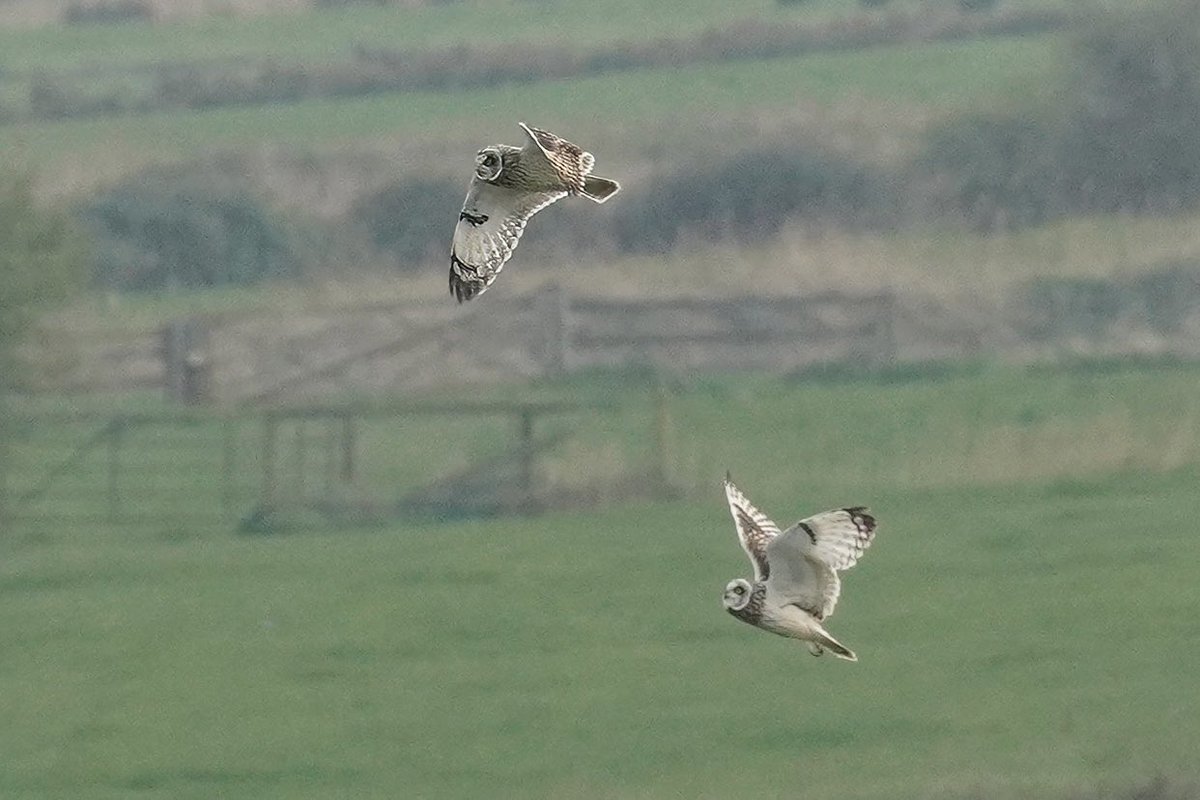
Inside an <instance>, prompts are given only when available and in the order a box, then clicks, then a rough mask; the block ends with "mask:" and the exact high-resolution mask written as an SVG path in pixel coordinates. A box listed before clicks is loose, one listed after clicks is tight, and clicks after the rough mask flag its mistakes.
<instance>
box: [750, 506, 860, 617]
mask: <svg viewBox="0 0 1200 800" xmlns="http://www.w3.org/2000/svg"><path fill="white" fill-rule="evenodd" d="M875 528H876V523H875V518H874V517H872V516H871V515H870V513H868V511H867V509H865V508H862V507H858V506H856V507H853V508H840V509H838V510H836V511H826V512H824V513H822V514H817V515H815V516H811V517H808V518H807V519H802V520H800V521H799V522H797V523H796V524H795V525H793V526H792V527H790V528H788V529H787V530H786V531H784V532H783V533H781V534H780V535H779V536H777V537H775V538H774V539H772V540H771V541H770V542H768V543H767V553H766V555H767V560H768V561H769V563H770V565H771V574H770V577H769V579H768V581H767V591H768V592H769V593H770V594H772V595H774V596H775V597H776V598H777V600H778V602H781V603H791V604H793V605H796V606H799V607H800V608H802V609H804V610H805V611H808V612H809V613H811V614H813V615H814V616H815V617H817V619H825V618H826V617H828V616H830V615H831V614H833V610H834V608H835V607H836V606H837V601H838V596H839V595H840V594H841V587H842V583H841V580H840V579H839V578H838V575H837V573H838V572H839V571H841V570H846V569H849V568H850V567H852V566H854V565H855V564H856V563H857V562H858V559H859V557H860V556H861V555H862V554H863V551H865V550H866V549H867V548H868V547H869V546H870V545H871V542H872V540H874V538H875Z"/></svg>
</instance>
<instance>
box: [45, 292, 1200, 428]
mask: <svg viewBox="0 0 1200 800" xmlns="http://www.w3.org/2000/svg"><path fill="white" fill-rule="evenodd" d="M1195 284H1196V286H1200V277H1198V278H1197V280H1196V281H1195ZM1186 285H1187V286H1191V284H1186ZM1086 288H1087V287H1084V289H1086ZM1134 288H1136V287H1134ZM1077 291H1083V289H1079V290H1077V289H1074V288H1071V287H1067V289H1063V288H1061V287H1059V288H1058V289H1056V290H1055V291H1049V290H1047V291H1039V292H1031V291H1029V290H1028V289H1023V290H1022V291H1018V292H1016V293H1014V296H1013V298H1010V300H1009V301H1007V302H1006V303H1005V304H1003V305H1002V307H1001V308H988V307H983V306H980V305H976V306H970V305H962V306H953V305H947V304H944V303H936V302H933V301H931V300H930V299H928V298H922V297H917V296H910V295H907V294H903V293H898V292H868V293H850V292H824V293H819V294H813V295H806V296H796V297H778V296H745V297H727V298H664V299H645V300H614V299H608V298H597V297H588V296H576V295H572V294H569V293H568V292H566V291H564V290H562V289H559V288H557V287H553V286H552V287H549V288H547V289H543V290H542V291H539V292H538V293H536V294H533V295H527V296H524V297H517V298H506V297H503V296H494V295H489V296H488V297H487V298H485V299H484V300H483V301H481V302H477V303H470V304H466V305H464V306H461V307H458V306H454V305H453V304H448V303H432V304H414V303H407V304H393V305H388V304H379V303H372V304H370V305H363V306H357V307H352V308H324V309H314V310H310V311H304V312H288V313H287V314H286V315H285V314H275V313H267V312H264V313H261V314H256V315H242V316H240V317H230V316H225V317H213V318H209V319H201V318H196V319H190V320H179V321H176V322H174V323H172V324H171V325H169V326H167V327H166V328H165V329H164V330H163V331H158V332H151V333H146V334H144V335H141V336H135V337H130V336H122V337H118V338H116V339H112V340H107V339H103V338H97V337H95V336H91V337H77V338H75V339H72V338H71V337H69V336H66V335H59V336H52V337H43V339H42V341H41V342H40V344H38V345H36V346H34V347H32V348H30V349H29V350H27V352H26V355H27V361H29V362H30V363H31V364H32V365H34V366H35V367H37V369H35V372H37V373H38V375H39V383H40V385H42V386H43V387H46V388H51V389H58V390H63V389H66V390H83V389H90V390H94V391H103V390H110V389H117V388H120V389H122V390H127V389H128V388H130V387H133V386H140V387H149V386H157V387H160V388H162V389H163V390H164V392H165V393H166V394H167V396H168V397H170V398H171V399H173V400H178V401H182V402H185V403H195V404H206V403H215V404H221V405H225V406H230V405H236V404H247V403H249V404H264V403H277V402H281V401H289V400H290V401H297V400H311V399H314V398H321V397H336V396H342V395H345V394H347V393H357V394H380V393H400V392H404V393H408V392H412V391H414V390H422V389H428V388H432V387H437V386H442V385H447V384H455V385H467V384H473V383H488V382H497V381H511V380H514V379H521V378H532V377H538V376H544V375H556V374H562V373H565V372H570V371H574V370H578V369H585V368H589V367H609V366H617V367H619V366H625V365H630V364H652V365H657V366H659V367H662V368H665V369H668V370H669V369H675V368H701V369H707V370H723V369H737V368H743V367H749V368H755V369H764V370H771V371H777V372H784V371H791V370H796V369H803V368H806V367H810V366H814V365H829V364H841V365H855V366H863V365H865V366H868V367H884V366H890V365H894V364H898V363H911V362H925V361H948V360H955V359H963V358H978V357H981V356H988V355H997V354H998V355H1001V356H1004V357H1006V358H1009V359H1014V360H1022V359H1024V360H1030V359H1046V358H1055V357H1061V356H1065V355H1072V354H1089V355H1106V356H1115V355H1130V354H1136V355H1142V356H1144V355H1147V354H1159V355H1165V354H1170V355H1174V356H1178V357H1183V358H1200V297H1198V298H1196V299H1197V302H1195V303H1190V304H1189V303H1187V302H1184V300H1179V301H1178V302H1176V303H1175V306H1178V309H1176V310H1177V311H1179V313H1176V314H1175V316H1174V317H1172V319H1171V320H1170V324H1169V325H1164V324H1162V320H1160V319H1157V318H1156V317H1155V315H1154V313H1153V312H1154V307H1152V306H1150V305H1147V304H1146V302H1144V299H1139V298H1137V297H1135V298H1133V299H1131V300H1130V301H1129V302H1128V303H1118V302H1116V301H1114V303H1108V304H1104V306H1103V307H1099V308H1098V307H1094V306H1095V304H1094V303H1093V304H1088V303H1083V302H1081V301H1079V300H1078V298H1076V297H1075V294H1073V292H1077ZM1114 291H1116V290H1114ZM1129 291H1130V292H1134V289H1129ZM1134 293H1135V294H1136V292H1134ZM1118 294H1119V293H1118ZM1110 305H1111V306H1112V307H1113V308H1115V309H1117V311H1118V312H1119V313H1117V312H1114V313H1112V314H1108V312H1107V311H1106V309H1107V308H1108V306H1110ZM1159 305H1162V304H1161V303H1159ZM1159 316H1161V314H1160V315H1159ZM1048 319H1049V320H1052V321H1054V322H1055V324H1054V325H1048V324H1047V322H1046V320H1048Z"/></svg>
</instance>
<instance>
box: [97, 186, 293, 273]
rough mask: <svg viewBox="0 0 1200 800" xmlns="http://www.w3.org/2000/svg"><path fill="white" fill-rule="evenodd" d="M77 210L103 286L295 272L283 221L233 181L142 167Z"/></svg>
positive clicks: (246, 189) (245, 188)
mask: <svg viewBox="0 0 1200 800" xmlns="http://www.w3.org/2000/svg"><path fill="white" fill-rule="evenodd" d="M81 216H82V218H83V220H84V221H85V222H86V223H87V224H88V225H89V227H90V228H91V229H92V230H93V231H94V233H95V235H96V253H95V259H94V279H95V281H96V283H98V284H100V285H101V286H105V287H109V288H114V289H121V290H132V291H150V290H162V289H167V288H179V287H207V286H221V285H227V284H239V285H245V284H252V283H256V282H258V281H260V280H263V279H265V278H281V277H292V276H295V275H297V274H299V273H300V271H301V269H300V265H299V263H298V258H297V256H296V254H295V253H294V252H293V249H292V246H291V243H290V239H289V235H288V231H287V229H286V227H285V226H284V224H283V222H282V220H280V219H279V218H278V217H277V216H276V215H275V214H274V213H272V211H271V210H270V209H269V208H268V207H267V206H266V204H265V203H264V202H263V201H261V200H260V199H258V198H257V197H256V196H255V195H254V194H253V193H252V192H251V191H250V190H249V189H248V188H247V187H246V186H245V185H242V184H241V183H238V182H231V181H228V180H223V179H217V178H207V177H205V176H202V175H188V174H186V173H183V174H179V173H175V174H162V173H150V174H144V175H142V176H139V177H137V178H134V179H133V180H131V181H129V182H127V183H125V184H122V185H121V186H118V187H116V188H114V189H111V190H109V191H107V192H104V193H103V194H101V195H100V196H98V197H96V198H95V199H94V200H93V201H91V202H90V203H89V204H88V205H87V206H86V207H85V208H84V209H82V212H81Z"/></svg>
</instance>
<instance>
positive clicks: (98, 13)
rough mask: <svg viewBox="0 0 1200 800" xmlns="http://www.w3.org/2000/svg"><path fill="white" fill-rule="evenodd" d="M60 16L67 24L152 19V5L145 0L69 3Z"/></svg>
mask: <svg viewBox="0 0 1200 800" xmlns="http://www.w3.org/2000/svg"><path fill="white" fill-rule="evenodd" d="M62 18H63V22H65V23H66V24H68V25H95V24H116V23H122V22H138V21H153V20H154V6H153V5H152V4H151V3H148V2H145V0H108V2H91V3H71V4H70V5H68V6H67V7H66V9H65V10H64V11H63V16H62Z"/></svg>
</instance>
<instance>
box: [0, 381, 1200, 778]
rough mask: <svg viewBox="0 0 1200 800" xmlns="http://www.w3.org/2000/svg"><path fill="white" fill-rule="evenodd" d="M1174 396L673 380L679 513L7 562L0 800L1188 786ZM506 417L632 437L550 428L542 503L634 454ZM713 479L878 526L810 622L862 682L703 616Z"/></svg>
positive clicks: (1102, 386) (21, 533) (586, 386)
mask: <svg viewBox="0 0 1200 800" xmlns="http://www.w3.org/2000/svg"><path fill="white" fill-rule="evenodd" d="M1198 378H1200V373H1197V371H1196V368H1194V367H1182V366H1180V367H1172V366H1169V365H1161V366H1157V367H1155V366H1143V367H1136V366H1111V367H1106V368H1099V367H1097V368H1092V369H1082V368H1080V369H1077V370H1074V371H1068V370H1060V371H1056V372H1045V371H1037V370H1033V371H1020V370H1013V369H999V368H996V369H983V368H980V369H974V370H970V369H969V370H964V371H961V372H957V373H951V374H949V375H945V376H941V377H939V376H936V375H926V376H921V375H919V374H916V373H909V374H907V375H899V374H898V375H894V376H891V377H880V378H875V379H862V378H859V379H843V380H835V379H833V378H826V379H823V380H816V379H808V380H796V381H793V380H782V379H774V378H764V377H756V376H730V377H723V378H711V379H699V378H697V379H695V380H692V381H690V382H689V383H687V384H686V385H684V386H681V387H678V388H677V391H676V398H675V400H674V402H673V404H672V419H673V425H674V430H675V433H674V437H673V439H674V445H673V447H674V451H673V452H674V456H673V457H674V458H675V459H677V461H676V462H675V463H676V465H677V467H678V471H679V472H681V473H683V474H682V475H681V476H679V477H680V478H681V479H682V481H683V483H684V484H685V485H686V488H687V489H688V490H689V497H688V499H687V500H685V501H677V502H670V503H658V504H640V505H632V506H625V507H613V508H611V509H609V510H603V511H596V512H571V513H561V512H560V513H554V514H550V515H547V516H543V517H539V518H532V519H519V518H507V519H493V520H479V521H473V522H457V523H442V524H437V523H431V522H424V523H421V522H415V521H410V522H403V521H398V522H395V523H392V524H390V525H387V526H384V527H377V528H372V529H366V530H355V529H339V530H337V531H331V530H312V531H308V532H303V533H295V534H292V535H289V536H275V537H254V538H246V537H238V536H234V535H232V534H231V531H230V528H229V526H228V525H210V524H203V523H162V522H155V523H148V524H129V525H120V526H111V525H105V524H89V525H83V526H80V525H69V524H66V525H64V524H43V525H38V524H22V525H21V526H19V527H16V528H10V529H9V530H6V531H5V534H4V536H3V538H2V539H0V547H2V548H3V551H4V553H5V557H4V559H3V562H2V565H0V595H3V601H4V602H3V603H0V626H2V629H3V630H4V631H5V632H6V636H5V640H6V644H5V647H4V648H3V649H2V650H0V676H3V685H4V688H5V691H3V692H0V714H2V715H3V718H4V719H6V720H9V721H10V722H9V724H7V725H5V726H4V727H3V728H2V729H0V752H3V753H4V754H5V755H4V769H2V770H0V795H3V796H4V797H14V798H26V797H28V798H33V797H53V796H70V797H80V798H102V797H112V798H118V797H120V798H125V797H172V798H176V797H183V798H187V797H195V798H202V797H203V798H207V797H214V796H220V797H230V798H233V797H247V798H250V797H253V798H273V797H279V798H297V797H320V798H327V797H438V798H444V797H523V798H527V797H546V798H551V797H553V798H564V797H565V798H573V797H580V798H582V797H589V798H591V797H610V798H618V797H620V798H625V797H634V798H650V797H714V798H715V797H728V796H731V795H734V794H737V795H739V796H755V795H757V796H763V797H795V796H809V795H813V796H832V797H846V798H910V797H911V798H918V797H920V798H925V797H939V798H966V797H987V798H990V797H1013V798H1016V797H1045V798H1067V797H1079V796H1081V795H1087V796H1091V793H1093V792H1094V791H1096V790H1098V789H1101V788H1107V789H1113V788H1117V789H1119V788H1122V787H1128V786H1133V785H1137V784H1142V783H1145V782H1146V781H1148V780H1150V779H1152V778H1154V777H1155V776H1166V777H1167V778H1169V779H1172V780H1178V781H1180V782H1182V783H1186V782H1187V781H1190V780H1192V781H1194V780H1196V779H1200V774H1198V773H1197V770H1196V765H1195V758H1194V750H1195V742H1196V741H1197V738H1198V736H1200V723H1198V720H1200V713H1198V712H1200V697H1198V696H1197V695H1196V693H1195V691H1194V686H1195V677H1194V667H1195V664H1196V662H1197V660H1198V659H1200V635H1198V634H1200V622H1197V620H1196V618H1195V614H1194V613H1193V611H1194V609H1195V607H1196V605H1197V603H1198V602H1200V582H1197V580H1196V577H1197V573H1196V563H1197V557H1198V556H1200V545H1198V544H1197V539H1196V537H1195V531H1194V526H1195V520H1196V519H1197V518H1198V514H1200V499H1198V498H1197V495H1196V491H1195V486H1196V485H1197V484H1196V481H1197V479H1200V470H1198V468H1197V463H1198V462H1200V452H1198V450H1197V440H1196V420H1197V405H1196V399H1195V398H1196V394H1195V391H1194V387H1195V385H1196V381H1197V379H1198ZM528 391H529V390H521V389H519V388H517V387H507V388H504V387H501V388H500V389H497V390H495V391H494V392H492V393H491V394H492V396H496V397H504V396H512V395H515V394H518V393H521V394H526V393H527V392H528ZM532 391H533V392H534V393H535V394H536V395H537V396H542V397H550V396H557V397H576V398H586V399H609V400H615V401H620V402H622V403H623V404H624V405H625V406H627V410H626V411H623V412H613V413H610V414H608V415H600V416H598V417H597V418H595V419H594V420H591V421H584V422H582V423H580V424H579V432H578V433H577V434H576V436H575V438H574V439H571V440H568V445H567V446H566V448H565V449H564V451H563V453H562V454H560V456H559V461H558V462H557V465H556V466H555V467H554V468H556V469H560V470H564V471H570V472H578V471H580V470H584V471H586V470H587V469H588V464H589V458H595V457H596V456H597V455H602V454H603V453H604V452H606V451H605V447H606V445H605V444H604V442H605V440H606V438H607V440H609V441H610V444H609V445H607V447H609V448H615V449H616V450H617V451H628V452H630V453H636V452H639V448H641V450H640V452H644V449H645V445H646V443H645V440H644V439H645V437H644V434H643V433H641V430H642V429H641V428H639V427H638V424H639V420H644V418H645V414H644V411H645V410H646V409H647V407H648V401H649V397H650V395H651V392H650V391H649V390H648V389H646V388H644V386H643V385H642V384H641V383H640V382H639V381H638V380H635V379H634V377H632V376H627V377H621V376H614V375H602V374H596V375H591V376H581V377H578V378H576V379H573V380H571V381H568V382H565V383H553V384H546V385H541V386H538V387H534V389H533V390H532ZM422 431H424V434H422ZM406 432H407V434H408V435H407V436H406V437H404V438H401V437H399V436H396V437H394V438H390V439H388V440H386V441H383V442H380V443H379V446H380V447H382V448H384V449H385V450H386V451H387V452H389V453H391V455H392V458H393V460H394V462H395V464H397V465H401V464H407V465H408V466H403V467H398V470H397V471H396V472H395V473H394V477H395V478H396V479H397V480H399V481H403V480H405V479H407V480H414V479H415V472H414V469H413V464H412V462H417V463H418V464H419V462H420V459H421V458H422V457H423V454H425V453H428V452H430V451H432V450H435V449H436V448H437V446H438V442H437V440H436V439H432V440H431V438H432V437H433V436H435V435H441V434H436V432H434V431H433V429H431V428H422V427H420V425H416V424H410V425H409V426H408V427H407V428H406ZM614 441H615V444H613V443H611V442H614ZM571 442H573V444H572V443H571ZM401 445H402V446H401ZM143 447H144V449H145V452H146V463H150V462H151V461H153V460H155V459H158V458H160V457H161V453H157V452H156V451H154V449H153V448H152V447H151V445H150V444H148V443H143ZM484 450H486V448H484ZM478 454H479V455H483V454H485V453H484V452H482V451H480V452H479V453H478ZM572 454H574V455H573V456H572ZM192 455H195V453H193V454H192ZM600 460H601V461H602V459H600ZM156 463H157V462H156ZM726 467H728V468H731V469H732V470H733V471H734V474H735V477H736V478H737V479H738V481H739V483H740V484H741V485H742V486H743V488H744V489H745V490H746V491H747V492H748V493H749V494H750V496H751V497H752V498H753V499H754V500H755V501H756V502H757V503H758V504H759V505H761V506H762V507H763V508H764V510H765V511H767V512H768V513H770V514H772V515H773V516H775V517H776V518H777V520H778V521H780V522H784V523H788V522H791V521H793V520H794V519H795V518H796V517H798V516H800V515H802V514H805V513H809V512H812V511H815V510H817V509H818V508H820V507H824V506H827V505H833V504H843V503H852V502H866V503H869V504H871V505H872V507H873V509H874V510H875V512H876V513H877V515H878V516H879V517H880V519H881V520H882V526H881V533H880V535H879V538H878V540H877V543H876V545H875V546H874V548H873V549H872V550H871V551H870V553H868V555H867V557H866V558H865V559H864V560H863V561H862V563H861V564H860V565H859V566H858V567H857V568H856V569H855V570H854V571H852V572H851V573H849V574H848V576H847V577H846V580H845V584H844V585H845V592H844V596H843V601H842V603H841V605H840V606H839V610H838V614H837V616H835V617H834V618H833V620H832V621H831V623H830V627H831V629H832V630H833V631H834V632H835V633H836V634H837V635H839V636H840V637H841V638H842V639H843V640H844V641H846V642H847V644H849V645H850V646H851V647H854V648H855V649H857V650H858V652H859V655H860V658H861V659H862V660H861V662H860V663H858V664H845V663H841V662H836V661H833V660H832V659H828V658H825V659H820V660H816V659H813V658H811V657H810V656H809V655H808V654H807V653H806V652H805V650H804V649H803V647H800V646H797V645H795V644H794V643H792V642H787V641H785V640H783V639H779V638H775V637H770V636H767V635H766V634H763V633H761V632H758V631H754V630H752V629H750V628H748V627H745V626H742V625H741V624H740V623H737V622H735V621H734V620H732V619H730V618H728V617H727V616H726V615H725V614H724V612H723V611H722V610H721V608H720V591H721V588H722V587H723V586H724V584H725V582H726V581H727V580H729V579H730V578H732V577H735V576H739V575H745V574H746V573H747V570H748V564H747V563H746V560H745V558H744V556H743V555H742V554H741V551H740V549H739V548H738V546H737V544H736V540H735V538H734V535H733V531H732V527H731V524H730V521H729V519H728V515H727V513H726V511H725V509H724V507H723V501H722V497H721V494H720V489H719V484H718V479H719V476H720V475H721V474H722V472H723V470H724V469H725V468H726ZM159 469H160V471H164V470H169V467H168V466H167V465H164V464H160V466H159ZM550 477H553V476H552V475H551V476H550ZM204 480H205V479H204V478H203V477H202V472H201V471H199V470H193V472H192V473H191V474H189V475H187V477H186V478H184V479H183V480H181V482H180V483H179V484H178V485H177V486H176V487H175V491H176V492H178V496H179V497H180V498H181V499H180V500H179V501H178V502H179V503H180V506H181V507H182V508H185V509H186V508H193V509H200V508H201V504H202V503H209V502H211V500H209V499H205V497H204V496H203V492H202V491H199V490H197V491H193V492H191V493H188V492H187V487H188V486H189V485H195V486H197V487H201V488H202V487H203V481H204ZM180 490H182V491H180ZM161 491H165V488H163V487H161V486H156V487H155V488H154V489H153V490H150V491H148V492H147V494H156V493H158V492H161ZM188 496H191V497H192V499H191V500H190V501H189V500H186V499H182V498H185V497H188ZM189 502H190V503H191V505H190V506H189V505H187V504H188V503H189Z"/></svg>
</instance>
